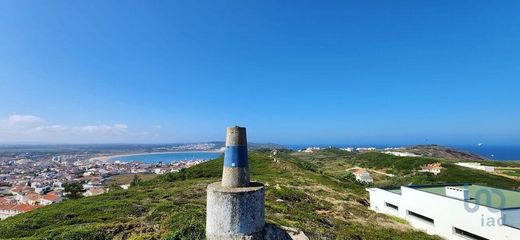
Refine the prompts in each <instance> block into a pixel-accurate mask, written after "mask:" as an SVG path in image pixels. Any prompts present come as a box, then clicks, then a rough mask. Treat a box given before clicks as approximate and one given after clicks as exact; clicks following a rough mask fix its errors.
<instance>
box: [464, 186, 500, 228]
mask: <svg viewBox="0 0 520 240" xmlns="http://www.w3.org/2000/svg"><path fill="white" fill-rule="evenodd" d="M469 186H470V185H469V184H464V189H465V190H469ZM470 200H472V201H464V208H465V209H466V211H468V212H470V213H475V212H477V211H478V210H479V208H480V207H481V206H488V207H487V208H486V209H487V210H488V211H490V212H492V213H498V212H500V209H502V208H504V207H505V206H506V201H507V200H506V196H505V195H504V193H503V192H502V191H500V190H498V189H495V188H479V189H477V190H476V191H475V192H474V194H470ZM504 218H505V217H502V216H499V217H496V216H490V217H485V216H484V214H482V215H481V220H480V222H481V225H482V226H483V227H495V226H502V224H503V223H504V221H505V219H504Z"/></svg>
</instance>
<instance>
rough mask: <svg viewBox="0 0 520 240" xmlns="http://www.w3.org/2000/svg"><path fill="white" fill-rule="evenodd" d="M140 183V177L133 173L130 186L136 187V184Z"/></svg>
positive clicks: (141, 181)
mask: <svg viewBox="0 0 520 240" xmlns="http://www.w3.org/2000/svg"><path fill="white" fill-rule="evenodd" d="M141 183H143V180H141V178H140V177H139V176H137V174H136V175H134V179H132V182H131V183H130V186H131V187H136V186H139V185H141Z"/></svg>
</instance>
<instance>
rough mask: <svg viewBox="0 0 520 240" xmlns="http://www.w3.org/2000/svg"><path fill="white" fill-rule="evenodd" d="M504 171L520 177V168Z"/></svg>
mask: <svg viewBox="0 0 520 240" xmlns="http://www.w3.org/2000/svg"><path fill="white" fill-rule="evenodd" d="M502 173H503V174H506V175H509V176H513V177H520V169H515V170H513V169H511V170H503V171H502Z"/></svg>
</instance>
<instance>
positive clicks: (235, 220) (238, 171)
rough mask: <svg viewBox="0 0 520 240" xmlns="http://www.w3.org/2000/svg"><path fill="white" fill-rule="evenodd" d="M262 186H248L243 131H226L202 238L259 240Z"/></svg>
mask: <svg viewBox="0 0 520 240" xmlns="http://www.w3.org/2000/svg"><path fill="white" fill-rule="evenodd" d="M264 195H265V190H264V185H263V184H261V183H259V182H250V178H249V159H248V155H247V136H246V129H245V128H243V127H238V126H234V127H229V128H227V134H226V150H225V152H224V166H223V172H222V181H221V182H216V183H212V184H210V185H208V188H207V205H206V238H207V239H208V240H223V239H232V240H234V239H236V240H238V239H251V240H260V239H263V229H264V226H265V219H264V218H265V212H264V211H265V210H264V207H265V203H264Z"/></svg>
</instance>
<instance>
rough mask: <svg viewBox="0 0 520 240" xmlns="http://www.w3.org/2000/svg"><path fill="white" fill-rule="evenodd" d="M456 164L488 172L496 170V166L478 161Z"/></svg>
mask: <svg viewBox="0 0 520 240" xmlns="http://www.w3.org/2000/svg"><path fill="white" fill-rule="evenodd" d="M456 164H457V165H459V166H462V167H467V168H473V169H477V170H482V171H486V172H494V171H495V167H493V166H485V165H481V164H480V163H477V162H459V163H456Z"/></svg>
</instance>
